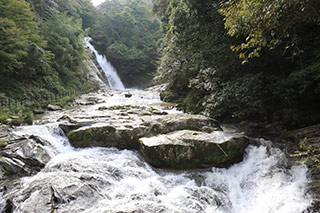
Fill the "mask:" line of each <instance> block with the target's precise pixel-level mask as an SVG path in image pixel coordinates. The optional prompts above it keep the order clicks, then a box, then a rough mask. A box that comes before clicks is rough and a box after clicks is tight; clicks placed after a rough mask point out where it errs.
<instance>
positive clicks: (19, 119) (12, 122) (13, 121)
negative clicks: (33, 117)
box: [9, 118, 23, 126]
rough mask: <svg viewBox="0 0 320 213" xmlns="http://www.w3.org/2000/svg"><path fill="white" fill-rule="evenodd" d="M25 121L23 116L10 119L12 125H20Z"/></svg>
mask: <svg viewBox="0 0 320 213" xmlns="http://www.w3.org/2000/svg"><path fill="white" fill-rule="evenodd" d="M22 123H23V119H22V118H17V119H12V121H10V123H9V124H10V125H14V126H20V125H21V124H22Z"/></svg>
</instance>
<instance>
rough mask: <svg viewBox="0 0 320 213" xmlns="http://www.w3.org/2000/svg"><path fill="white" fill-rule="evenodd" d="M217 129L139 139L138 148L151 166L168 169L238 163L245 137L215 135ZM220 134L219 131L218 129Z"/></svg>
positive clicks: (183, 131)
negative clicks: (208, 131)
mask: <svg viewBox="0 0 320 213" xmlns="http://www.w3.org/2000/svg"><path fill="white" fill-rule="evenodd" d="M217 134H218V131H217V132H214V133H211V134H208V133H204V132H197V131H190V130H182V131H177V132H173V133H169V134H166V135H159V136H156V137H149V138H141V139H140V151H141V152H142V153H143V155H144V156H145V158H146V160H147V162H149V163H150V164H151V165H152V166H155V167H159V168H171V169H192V168H204V167H210V166H215V167H223V168H227V167H229V166H230V165H232V164H234V163H237V162H240V161H241V160H242V159H243V155H244V152H245V149H246V147H247V146H248V145H249V140H248V139H247V138H246V137H229V138H228V137H227V139H225V138H223V137H222V138H220V137H217ZM219 134H221V132H219Z"/></svg>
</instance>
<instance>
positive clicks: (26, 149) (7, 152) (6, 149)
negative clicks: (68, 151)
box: [0, 135, 55, 178]
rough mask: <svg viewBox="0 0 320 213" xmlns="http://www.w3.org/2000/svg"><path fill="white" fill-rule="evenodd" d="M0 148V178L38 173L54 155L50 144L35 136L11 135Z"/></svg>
mask: <svg viewBox="0 0 320 213" xmlns="http://www.w3.org/2000/svg"><path fill="white" fill-rule="evenodd" d="M2 144H6V146H2V147H0V178H5V177H7V176H26V175H33V174H36V173H37V172H39V171H40V170H41V169H42V168H43V167H44V166H45V165H46V163H47V162H48V161H49V160H50V159H51V157H52V156H53V155H54V154H55V153H54V152H55V151H54V149H52V150H50V148H49V147H50V143H49V142H47V141H45V140H42V139H40V138H38V137H36V136H30V137H29V138H25V137H21V136H14V135H11V136H9V137H7V138H6V139H4V140H3V141H2Z"/></svg>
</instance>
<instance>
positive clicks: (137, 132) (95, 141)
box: [67, 126, 143, 149]
mask: <svg viewBox="0 0 320 213" xmlns="http://www.w3.org/2000/svg"><path fill="white" fill-rule="evenodd" d="M142 132H143V129H139V128H121V129H116V128H115V127H113V126H97V127H85V128H80V129H78V130H74V131H71V132H69V133H68V134H67V137H68V138H69V141H70V144H71V145H72V146H73V147H77V148H84V147H115V148H118V149H137V148H138V147H139V145H138V143H139V137H141V134H142Z"/></svg>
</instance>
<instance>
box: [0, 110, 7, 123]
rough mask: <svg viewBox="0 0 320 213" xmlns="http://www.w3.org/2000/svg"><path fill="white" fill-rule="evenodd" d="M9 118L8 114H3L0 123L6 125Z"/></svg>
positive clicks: (0, 115)
mask: <svg viewBox="0 0 320 213" xmlns="http://www.w3.org/2000/svg"><path fill="white" fill-rule="evenodd" d="M8 118H9V115H8V114H7V113H1V114H0V123H3V124H6V123H7V119H8Z"/></svg>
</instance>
